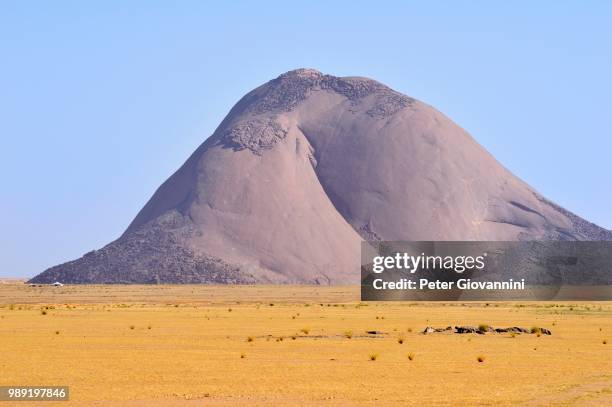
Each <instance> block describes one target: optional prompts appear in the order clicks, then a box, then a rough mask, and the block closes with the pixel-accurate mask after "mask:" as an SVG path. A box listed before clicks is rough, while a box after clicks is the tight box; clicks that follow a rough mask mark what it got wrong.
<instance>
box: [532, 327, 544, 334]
mask: <svg viewBox="0 0 612 407" xmlns="http://www.w3.org/2000/svg"><path fill="white" fill-rule="evenodd" d="M531 333H532V334H541V333H542V329H541V328H538V327H537V326H534V327H532V328H531Z"/></svg>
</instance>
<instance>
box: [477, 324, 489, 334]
mask: <svg viewBox="0 0 612 407" xmlns="http://www.w3.org/2000/svg"><path fill="white" fill-rule="evenodd" d="M489 328H490V327H489V325H488V324H480V325H478V330H479V331H480V332H489Z"/></svg>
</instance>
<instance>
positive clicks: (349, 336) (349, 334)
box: [344, 331, 353, 339]
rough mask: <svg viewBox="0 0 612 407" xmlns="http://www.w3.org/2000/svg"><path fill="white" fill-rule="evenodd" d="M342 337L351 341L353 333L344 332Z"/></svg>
mask: <svg viewBox="0 0 612 407" xmlns="http://www.w3.org/2000/svg"><path fill="white" fill-rule="evenodd" d="M344 337H345V338H346V339H351V338H352V337H353V331H345V332H344Z"/></svg>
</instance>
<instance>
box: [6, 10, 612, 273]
mask: <svg viewBox="0 0 612 407" xmlns="http://www.w3.org/2000/svg"><path fill="white" fill-rule="evenodd" d="M294 3H296V4H294ZM432 3H434V2H428V1H422V2H409V1H402V2H385V1H380V2H371V1H367V2H366V1H346V2H343V1H308V2H299V4H298V3H297V2H286V1H278V2H265V1H262V2H247V1H242V2H241V1H233V2H223V1H218V2H206V1H180V2H172V1H160V2H155V1H135V0H134V1H112V0H105V1H87V2H81V1H73V2H68V1H60V0H58V1H53V2H48V1H3V2H0V142H1V144H0V145H1V150H0V154H1V160H0V181H1V191H2V194H1V196H0V228H1V231H2V233H1V234H0V277H30V276H34V275H35V274H37V273H39V272H41V271H43V270H44V269H45V268H47V267H50V266H53V265H56V264H58V263H61V262H64V261H67V260H72V259H75V258H77V257H80V256H81V255H82V254H84V253H85V252H88V251H90V250H92V249H97V248H100V247H102V246H103V245H105V244H107V243H108V242H110V241H112V240H114V239H115V238H117V237H118V236H119V235H120V234H121V233H122V232H123V231H124V229H125V228H126V227H127V225H128V224H129V222H130V221H131V220H132V219H133V218H134V216H135V215H136V213H137V212H138V210H139V209H140V208H141V207H142V206H143V205H144V204H145V203H146V201H147V200H148V199H149V198H150V197H151V195H152V194H153V192H154V191H155V189H156V188H157V187H158V186H159V185H160V184H161V183H162V182H163V181H164V180H165V179H166V178H167V177H168V176H170V175H171V174H172V173H173V172H174V171H175V170H176V169H178V167H179V166H180V165H181V164H182V163H183V162H184V161H185V160H186V159H187V157H188V156H189V155H190V154H191V153H192V152H193V150H195V148H196V147H197V146H198V145H200V144H201V143H202V142H203V141H204V140H205V139H206V138H207V137H208V136H210V135H211V134H212V133H213V131H214V129H215V127H216V126H217V125H218V124H219V123H220V122H221V120H222V119H223V117H224V116H225V115H226V114H227V112H228V111H229V109H230V108H231V107H232V106H233V104H234V103H236V102H237V101H238V99H239V98H240V97H241V96H243V95H244V94H245V93H247V92H248V91H250V90H251V89H253V88H255V87H257V86H259V85H260V84H262V83H264V82H266V81H268V80H270V79H273V78H275V77H276V76H278V75H279V74H281V73H283V72H285V71H288V70H291V69H295V68H299V67H309V68H315V69H318V70H320V71H322V72H324V73H329V74H333V75H336V76H349V75H352V76H366V77H371V78H374V79H377V80H379V81H381V82H383V83H385V84H387V85H389V86H391V87H392V88H394V89H396V90H398V91H400V92H402V93H405V94H407V95H409V96H412V97H415V98H417V99H420V100H422V101H424V102H426V103H428V104H430V105H433V106H435V107H436V108H437V109H438V110H440V111H442V112H443V113H444V114H446V115H447V116H449V117H450V118H451V119H452V120H454V121H455V122H456V123H457V124H459V125H460V126H461V127H463V128H465V129H466V130H467V131H468V132H470V133H471V134H472V136H474V138H475V139H476V140H477V141H478V142H479V143H481V144H482V145H483V146H484V147H485V148H486V149H488V150H489V151H490V152H491V153H492V154H493V155H494V156H495V157H496V158H497V159H498V160H499V161H500V162H501V163H502V164H503V165H504V166H505V167H506V168H508V169H510V170H511V171H512V172H513V173H514V174H516V175H517V176H519V177H521V178H522V179H523V180H525V181H526V182H528V183H529V184H530V185H532V186H533V187H534V188H535V189H536V190H538V191H539V192H541V193H542V194H543V195H544V196H546V197H548V198H549V199H551V200H553V201H554V202H556V203H558V204H560V205H561V206H563V207H565V208H567V209H569V210H571V211H573V212H575V213H577V214H578V215H580V216H582V217H584V218H586V219H587V220H590V221H592V222H595V223H597V224H599V225H600V226H604V227H607V228H612V175H611V173H612V171H610V168H611V166H610V161H611V160H612V156H611V152H612V137H611V136H612V135H611V134H610V128H611V126H610V121H611V120H612V98H611V97H610V95H612V75H610V72H612V24H610V21H612V2H609V1H581V2H575V1H574V2H569V1H567V2H565V1H538V2H531V1H524V2H521V1H512V2H490V1H486V2H485V1H482V2H478V1H469V2H468V1H465V2H462V1H448V2H445V1H437V2H435V4H432Z"/></svg>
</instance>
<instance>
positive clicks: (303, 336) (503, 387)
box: [0, 282, 612, 407]
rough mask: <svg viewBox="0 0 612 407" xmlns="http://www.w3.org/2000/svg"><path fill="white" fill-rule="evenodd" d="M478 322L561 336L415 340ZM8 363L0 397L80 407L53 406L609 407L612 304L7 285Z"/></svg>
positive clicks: (1, 295)
mask: <svg viewBox="0 0 612 407" xmlns="http://www.w3.org/2000/svg"><path fill="white" fill-rule="evenodd" d="M482 323H486V324H490V325H493V326H500V327H506V326H523V327H526V328H530V327H532V326H541V327H546V328H548V329H550V330H551V331H552V335H551V336H546V335H542V336H539V337H538V336H536V335H516V336H514V337H513V336H511V335H510V334H486V335H476V334H466V335H459V334H447V333H437V334H430V335H423V334H421V333H420V332H421V331H422V330H423V328H424V327H426V326H428V325H432V326H437V327H445V326H447V325H478V324H482ZM368 330H376V331H381V332H383V334H380V335H368V334H366V332H365V331H368ZM399 339H402V341H403V343H401V344H400V343H399V342H400V341H399ZM604 340H607V342H608V343H607V344H604ZM0 354H1V358H0V385H67V386H70V392H71V393H70V395H71V397H70V398H71V401H69V402H57V403H55V402H46V403H44V404H43V405H45V406H53V405H58V406H68V405H70V406H73V405H74V406H77V405H78V406H124V405H125V406H139V407H140V406H143V407H144V406H201V405H210V406H234V405H258V406H259V405H261V406H264V405H265V406H270V405H282V406H285V405H304V406H310V405H312V406H315V405H324V406H352V405H355V406H375V405H376V406H378V405H398V406H400V405H402V406H403V405H495V406H497V405H535V406H539V405H589V406H601V405H612V302H595V303H586V302H574V303H569V302H564V303H561V302H537V303H516V302H504V303H500V302H491V303H489V304H487V303H484V302H482V303H481V302H466V303H406V302H393V303H392V302H389V303H373V302H370V303H360V302H359V291H358V288H357V287H311V286H301V287H296V286H281V287H278V286H277V287H269V286H257V287H247V286H238V287H227V286H66V287H28V286H26V285H23V284H18V283H15V282H10V283H7V284H0ZM372 355H375V358H376V360H374V361H372V360H370V359H371V356H372ZM409 355H411V356H412V360H410V358H409ZM478 356H483V357H484V362H482V363H481V362H478V361H477V358H478ZM13 404H15V405H18V406H26V405H34V404H32V403H26V402H19V403H13ZM39 404H40V403H39ZM4 405H11V403H10V402H0V407H1V406H4Z"/></svg>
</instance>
